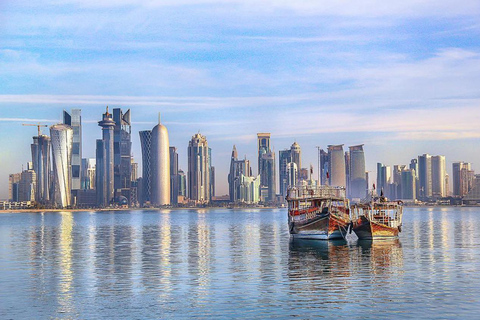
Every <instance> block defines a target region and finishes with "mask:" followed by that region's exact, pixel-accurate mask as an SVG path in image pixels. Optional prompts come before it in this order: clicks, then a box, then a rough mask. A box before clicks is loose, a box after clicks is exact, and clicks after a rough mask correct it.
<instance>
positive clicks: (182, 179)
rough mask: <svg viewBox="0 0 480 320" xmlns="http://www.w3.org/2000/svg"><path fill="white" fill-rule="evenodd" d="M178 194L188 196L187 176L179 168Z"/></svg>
mask: <svg viewBox="0 0 480 320" xmlns="http://www.w3.org/2000/svg"><path fill="white" fill-rule="evenodd" d="M178 195H179V196H182V197H184V198H186V197H187V177H186V176H185V172H183V170H181V169H179V170H178Z"/></svg>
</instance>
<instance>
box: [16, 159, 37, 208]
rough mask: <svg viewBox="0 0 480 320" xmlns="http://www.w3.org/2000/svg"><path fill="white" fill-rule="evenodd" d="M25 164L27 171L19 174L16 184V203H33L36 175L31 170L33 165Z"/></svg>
mask: <svg viewBox="0 0 480 320" xmlns="http://www.w3.org/2000/svg"><path fill="white" fill-rule="evenodd" d="M30 164H31V163H29V164H27V169H26V170H23V171H22V173H21V174H20V181H19V183H18V201H35V200H36V199H35V193H36V189H37V188H36V184H37V174H36V173H35V171H34V170H33V164H31V165H30Z"/></svg>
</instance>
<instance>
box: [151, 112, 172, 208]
mask: <svg viewBox="0 0 480 320" xmlns="http://www.w3.org/2000/svg"><path fill="white" fill-rule="evenodd" d="M151 139H152V140H151V163H150V170H151V202H152V204H153V205H156V206H164V205H169V204H170V143H169V141H168V131H167V128H166V127H165V126H164V125H162V124H161V119H160V114H159V115H158V124H157V125H156V126H155V127H153V130H152V138H151Z"/></svg>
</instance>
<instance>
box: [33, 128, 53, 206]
mask: <svg viewBox="0 0 480 320" xmlns="http://www.w3.org/2000/svg"><path fill="white" fill-rule="evenodd" d="M31 148H32V162H33V170H34V171H35V173H36V179H37V181H36V192H35V198H36V200H37V201H38V202H39V203H43V204H46V203H48V202H49V201H50V137H48V136H46V135H43V134H41V135H39V136H37V137H33V144H32V145H31Z"/></svg>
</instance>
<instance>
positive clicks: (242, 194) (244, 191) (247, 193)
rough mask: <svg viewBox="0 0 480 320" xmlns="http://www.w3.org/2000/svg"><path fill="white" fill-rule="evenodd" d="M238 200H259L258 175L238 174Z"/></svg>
mask: <svg viewBox="0 0 480 320" xmlns="http://www.w3.org/2000/svg"><path fill="white" fill-rule="evenodd" d="M238 189H239V195H238V199H237V201H238V202H242V203H248V204H253V203H258V202H260V176H259V175H258V176H256V177H247V176H245V175H243V174H240V184H239V188H238Z"/></svg>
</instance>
